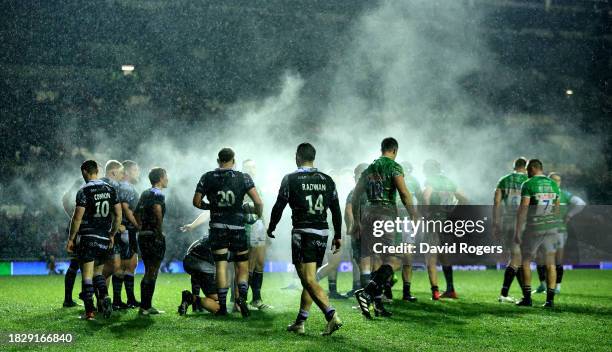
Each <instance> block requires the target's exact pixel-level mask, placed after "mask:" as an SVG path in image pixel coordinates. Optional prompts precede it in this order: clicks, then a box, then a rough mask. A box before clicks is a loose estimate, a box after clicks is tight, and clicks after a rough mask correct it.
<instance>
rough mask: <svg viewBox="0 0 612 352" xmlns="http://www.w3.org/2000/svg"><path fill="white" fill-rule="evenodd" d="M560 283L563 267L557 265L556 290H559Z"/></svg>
mask: <svg viewBox="0 0 612 352" xmlns="http://www.w3.org/2000/svg"><path fill="white" fill-rule="evenodd" d="M561 281H563V265H557V288H558V289H560V288H561Z"/></svg>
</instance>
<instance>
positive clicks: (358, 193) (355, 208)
mask: <svg viewBox="0 0 612 352" xmlns="http://www.w3.org/2000/svg"><path fill="white" fill-rule="evenodd" d="M365 183H366V180H365V177H363V176H361V177H359V180H358V181H357V185H355V190H354V191H353V199H352V200H351V208H352V215H353V226H352V229H351V233H352V235H353V236H354V237H355V238H359V224H360V222H361V218H360V216H361V202H360V201H359V200H360V199H361V197H363V193H364V192H365Z"/></svg>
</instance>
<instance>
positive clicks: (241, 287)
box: [238, 281, 249, 302]
mask: <svg viewBox="0 0 612 352" xmlns="http://www.w3.org/2000/svg"><path fill="white" fill-rule="evenodd" d="M248 294H249V283H248V282H246V281H241V282H239V283H238V298H239V299H241V300H243V301H245V302H246V299H247V295H248Z"/></svg>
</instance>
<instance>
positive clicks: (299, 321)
mask: <svg viewBox="0 0 612 352" xmlns="http://www.w3.org/2000/svg"><path fill="white" fill-rule="evenodd" d="M306 319H308V311H307V310H303V309H300V312H299V313H298V315H297V318H295V323H296V324H303V323H304V322H306Z"/></svg>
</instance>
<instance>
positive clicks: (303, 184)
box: [278, 168, 338, 230]
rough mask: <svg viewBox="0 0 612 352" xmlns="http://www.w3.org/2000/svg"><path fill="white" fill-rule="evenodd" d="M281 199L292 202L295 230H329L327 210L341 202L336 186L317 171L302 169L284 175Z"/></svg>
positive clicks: (326, 176) (330, 179)
mask: <svg viewBox="0 0 612 352" xmlns="http://www.w3.org/2000/svg"><path fill="white" fill-rule="evenodd" d="M278 197H279V198H281V199H282V200H284V201H286V202H287V203H289V207H291V221H292V223H293V228H294V229H315V230H327V229H329V225H328V223H327V209H329V207H330V206H331V204H332V202H338V193H337V191H336V184H335V183H334V181H333V180H332V178H331V177H330V176H328V175H326V174H324V173H323V172H321V171H319V170H317V169H316V168H300V169H298V170H297V171H295V172H293V173H290V174H288V175H285V177H284V178H283V181H282V182H281V186H280V190H279V192H278Z"/></svg>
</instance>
